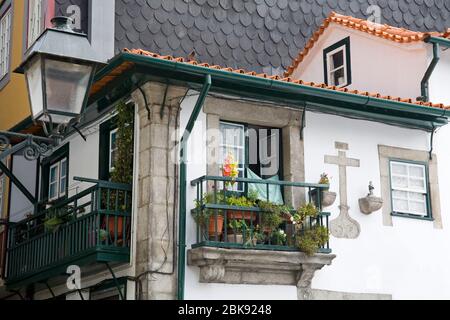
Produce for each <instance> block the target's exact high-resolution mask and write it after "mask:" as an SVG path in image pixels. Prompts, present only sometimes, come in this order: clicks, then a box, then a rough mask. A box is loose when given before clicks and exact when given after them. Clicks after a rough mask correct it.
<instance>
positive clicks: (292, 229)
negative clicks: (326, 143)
mask: <svg viewBox="0 0 450 320" xmlns="http://www.w3.org/2000/svg"><path fill="white" fill-rule="evenodd" d="M191 186H192V187H194V188H195V190H196V199H195V208H194V209H193V210H192V211H191V214H192V216H193V218H194V220H195V222H196V242H195V244H193V245H192V249H190V250H189V251H188V265H190V266H197V267H199V268H200V282H203V283H228V284H276V285H297V286H298V287H299V289H301V288H307V287H308V286H309V285H310V283H311V278H312V277H313V275H314V273H315V271H317V270H320V269H321V268H322V267H324V266H325V265H330V264H331V262H332V260H333V259H334V258H335V256H334V255H332V254H331V253H332V250H331V248H330V243H329V230H328V222H329V217H330V213H327V212H323V211H322V203H323V202H324V201H323V199H322V196H323V195H324V194H325V192H326V191H327V190H328V187H329V186H328V185H321V184H308V183H298V182H288V181H276V180H254V179H235V180H231V179H230V178H224V177H210V176H204V177H201V178H199V179H196V180H194V181H192V182H191Z"/></svg>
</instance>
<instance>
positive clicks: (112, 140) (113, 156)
mask: <svg viewBox="0 0 450 320" xmlns="http://www.w3.org/2000/svg"><path fill="white" fill-rule="evenodd" d="M116 160H117V129H114V130H112V131H111V132H110V134H109V172H110V173H111V172H113V171H114V168H115V163H116Z"/></svg>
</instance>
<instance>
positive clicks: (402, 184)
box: [392, 176, 408, 189]
mask: <svg viewBox="0 0 450 320" xmlns="http://www.w3.org/2000/svg"><path fill="white" fill-rule="evenodd" d="M392 187H393V188H394V189H395V188H408V179H407V178H404V177H396V176H393V177H392Z"/></svg>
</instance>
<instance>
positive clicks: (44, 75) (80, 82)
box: [16, 17, 98, 135]
mask: <svg viewBox="0 0 450 320" xmlns="http://www.w3.org/2000/svg"><path fill="white" fill-rule="evenodd" d="M52 23H53V25H54V27H53V28H52V29H47V30H46V31H45V32H44V33H43V34H42V35H41V37H39V39H38V40H37V41H36V43H35V44H34V45H33V47H32V48H31V50H30V53H29V54H28V56H27V57H26V60H25V61H24V62H23V63H22V65H21V66H20V67H19V68H18V69H17V70H16V72H17V73H22V74H24V75H25V79H26V83H27V87H28V96H29V100H30V107H31V116H32V119H33V120H34V121H36V122H40V123H41V124H42V125H43V126H44V130H46V131H47V133H48V135H52V134H56V135H58V134H60V133H61V131H62V130H64V129H65V128H66V127H68V126H69V124H71V123H73V122H76V121H77V120H78V119H79V117H80V115H81V114H82V113H83V109H84V107H85V106H86V103H87V99H88V94H89V88H90V86H91V84H92V80H93V77H94V73H95V66H96V64H97V63H98V62H97V61H96V58H95V56H94V55H93V54H92V48H91V46H90V43H89V40H88V38H87V36H86V35H85V34H82V33H77V32H74V31H73V30H72V29H71V27H70V25H71V19H70V18H67V17H55V18H53V19H52ZM47 125H48V126H49V127H50V129H48V128H47ZM54 127H55V128H56V131H54Z"/></svg>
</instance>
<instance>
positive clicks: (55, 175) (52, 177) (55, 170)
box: [49, 166, 58, 183]
mask: <svg viewBox="0 0 450 320" xmlns="http://www.w3.org/2000/svg"><path fill="white" fill-rule="evenodd" d="M56 179H58V166H53V167H51V168H50V179H49V181H50V183H54V182H56Z"/></svg>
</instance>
